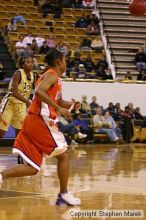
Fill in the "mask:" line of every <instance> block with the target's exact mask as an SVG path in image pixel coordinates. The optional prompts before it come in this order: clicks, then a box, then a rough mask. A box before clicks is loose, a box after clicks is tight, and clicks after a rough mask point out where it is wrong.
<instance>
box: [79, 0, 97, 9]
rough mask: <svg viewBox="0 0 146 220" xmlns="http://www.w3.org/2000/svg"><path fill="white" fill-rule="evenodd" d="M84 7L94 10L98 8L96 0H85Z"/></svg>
mask: <svg viewBox="0 0 146 220" xmlns="http://www.w3.org/2000/svg"><path fill="white" fill-rule="evenodd" d="M82 4H83V7H85V8H93V7H95V6H96V1H95V0H83V1H82Z"/></svg>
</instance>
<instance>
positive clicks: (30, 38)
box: [23, 32, 34, 46]
mask: <svg viewBox="0 0 146 220" xmlns="http://www.w3.org/2000/svg"><path fill="white" fill-rule="evenodd" d="M33 39H34V37H33V35H32V33H30V32H28V35H27V36H26V37H24V39H23V43H24V44H25V45H26V46H27V45H28V44H32V41H33Z"/></svg>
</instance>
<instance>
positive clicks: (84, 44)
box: [81, 36, 91, 50]
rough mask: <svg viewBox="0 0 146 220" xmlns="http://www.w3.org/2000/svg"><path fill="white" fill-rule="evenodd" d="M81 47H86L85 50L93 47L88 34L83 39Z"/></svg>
mask: <svg viewBox="0 0 146 220" xmlns="http://www.w3.org/2000/svg"><path fill="white" fill-rule="evenodd" d="M81 49H84V50H90V49H91V40H90V39H89V38H88V36H87V37H86V38H84V39H83V41H82V42H81Z"/></svg>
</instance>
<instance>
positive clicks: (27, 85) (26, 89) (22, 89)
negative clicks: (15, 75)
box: [6, 69, 34, 103]
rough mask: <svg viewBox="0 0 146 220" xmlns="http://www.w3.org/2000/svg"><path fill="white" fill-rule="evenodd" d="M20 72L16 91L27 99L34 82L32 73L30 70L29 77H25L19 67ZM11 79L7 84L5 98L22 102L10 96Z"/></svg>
mask: <svg viewBox="0 0 146 220" xmlns="http://www.w3.org/2000/svg"><path fill="white" fill-rule="evenodd" d="M19 72H20V83H19V85H18V93H19V94H20V95H22V96H23V97H24V98H26V99H29V96H30V94H31V92H32V87H33V82H34V74H33V72H32V71H31V72H30V79H28V78H27V75H26V74H25V72H24V70H23V69H19ZM12 80H13V79H12ZM12 80H11V82H10V84H9V88H8V94H7V95H6V96H7V98H8V99H9V100H11V101H13V102H15V103H16V102H17V103H23V102H22V101H20V100H19V99H17V98H15V97H14V96H12Z"/></svg>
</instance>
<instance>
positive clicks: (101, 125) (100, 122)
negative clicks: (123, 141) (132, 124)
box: [93, 108, 121, 142]
mask: <svg viewBox="0 0 146 220" xmlns="http://www.w3.org/2000/svg"><path fill="white" fill-rule="evenodd" d="M93 124H94V126H95V127H96V128H97V129H96V130H95V131H96V132H98V133H104V134H107V136H108V137H109V138H110V140H111V141H113V142H118V141H119V140H120V139H119V137H118V135H119V136H121V133H120V132H119V129H116V123H115V121H114V119H113V118H112V117H111V116H110V112H109V111H106V112H105V114H104V116H103V115H102V112H101V108H97V110H96V115H94V116H93ZM117 133H118V134H117ZM120 138H121V137H120Z"/></svg>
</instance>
